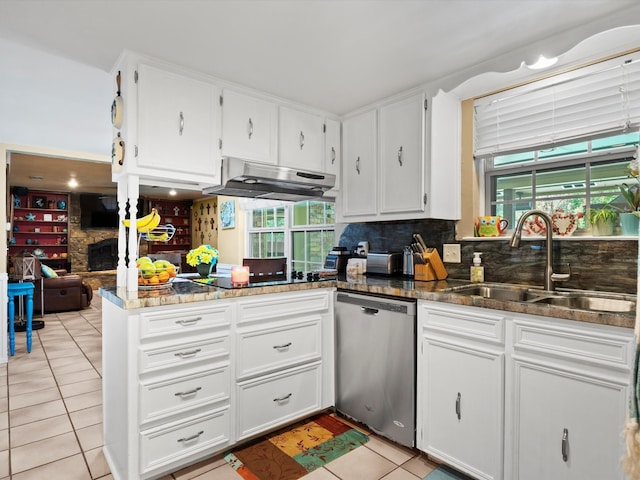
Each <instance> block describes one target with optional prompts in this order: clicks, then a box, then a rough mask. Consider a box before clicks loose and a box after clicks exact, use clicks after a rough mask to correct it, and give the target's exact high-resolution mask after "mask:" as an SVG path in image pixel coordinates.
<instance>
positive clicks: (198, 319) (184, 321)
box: [176, 317, 202, 327]
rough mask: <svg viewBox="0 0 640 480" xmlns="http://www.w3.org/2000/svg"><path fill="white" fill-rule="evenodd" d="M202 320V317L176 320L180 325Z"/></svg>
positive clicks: (184, 325)
mask: <svg viewBox="0 0 640 480" xmlns="http://www.w3.org/2000/svg"><path fill="white" fill-rule="evenodd" d="M200 320H202V317H196V318H189V319H187V320H176V323H177V324H178V325H182V326H183V327H188V326H189V325H193V324H194V323H198V322H199V321H200Z"/></svg>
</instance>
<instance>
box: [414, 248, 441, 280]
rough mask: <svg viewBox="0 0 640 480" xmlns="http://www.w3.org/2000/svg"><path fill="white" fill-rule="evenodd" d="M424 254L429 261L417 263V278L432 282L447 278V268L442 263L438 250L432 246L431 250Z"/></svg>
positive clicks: (415, 273) (415, 274)
mask: <svg viewBox="0 0 640 480" xmlns="http://www.w3.org/2000/svg"><path fill="white" fill-rule="evenodd" d="M422 256H423V258H424V259H425V261H426V262H427V263H416V265H415V272H414V276H413V278H414V279H415V280H422V281H427V282H430V281H432V280H444V279H445V278H447V275H448V273H447V269H446V268H445V267H444V264H443V263H442V259H441V258H440V255H439V254H438V250H436V249H435V248H430V249H429V251H428V252H425V253H424V254H423V255H422Z"/></svg>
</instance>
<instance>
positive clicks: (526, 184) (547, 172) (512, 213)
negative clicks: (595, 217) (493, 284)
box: [484, 132, 640, 228]
mask: <svg viewBox="0 0 640 480" xmlns="http://www.w3.org/2000/svg"><path fill="white" fill-rule="evenodd" d="M639 142H640V133H639V132H633V133H627V134H621V135H614V136H609V137H605V138H598V139H593V140H588V141H582V142H577V143H574V144H570V145H564V146H561V147H555V148H547V149H540V150H534V151H529V152H523V153H516V154H507V155H498V156H495V157H492V158H488V159H485V160H484V162H485V163H484V166H485V194H486V199H485V202H486V205H487V207H488V208H487V209H486V210H489V211H490V212H491V215H500V216H502V217H504V218H506V219H507V220H508V221H509V224H510V225H512V226H513V225H515V222H516V221H517V220H518V218H519V217H520V215H522V214H523V213H524V212H526V211H527V210H531V209H538V210H543V211H546V212H553V211H555V210H556V209H559V208H560V209H563V210H564V211H566V212H569V213H582V214H586V212H587V210H588V208H594V207H598V206H602V205H605V204H610V205H612V206H613V207H614V209H616V210H624V209H626V203H625V201H624V199H623V198H622V197H621V195H620V190H619V188H618V186H619V185H621V184H622V183H625V182H628V181H629V180H630V179H629V176H628V171H627V168H628V165H629V162H630V161H631V160H632V158H633V155H634V153H635V152H636V146H637V145H638V143H639ZM585 226H586V218H585V217H583V218H582V219H581V220H580V221H579V223H578V228H584V227H585Z"/></svg>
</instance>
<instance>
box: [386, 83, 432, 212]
mask: <svg viewBox="0 0 640 480" xmlns="http://www.w3.org/2000/svg"><path fill="white" fill-rule="evenodd" d="M379 117H380V137H379V138H380V157H379V163H380V168H379V170H380V213H382V214H387V213H390V214H394V213H398V214H403V213H409V212H416V213H421V212H423V211H424V207H425V198H424V186H425V185H424V178H425V174H424V170H425V162H424V161H423V159H424V134H425V128H424V121H425V97H424V95H423V94H418V95H413V96H411V97H409V98H407V99H405V100H401V101H398V102H394V103H392V104H389V105H385V106H383V107H381V108H380V113H379Z"/></svg>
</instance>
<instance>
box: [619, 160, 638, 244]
mask: <svg viewBox="0 0 640 480" xmlns="http://www.w3.org/2000/svg"><path fill="white" fill-rule="evenodd" d="M639 173H640V165H639V164H638V159H637V158H634V159H633V160H632V161H631V162H629V165H628V166H627V174H628V175H629V177H632V178H633V179H634V180H635V182H633V183H631V184H630V185H629V184H628V183H623V184H622V185H620V186H619V187H618V188H619V189H620V193H621V194H622V198H624V199H625V201H626V202H627V208H626V209H625V210H624V212H623V213H621V214H620V227H621V229H622V234H623V235H638V225H639V223H640V181H639V180H638V174H639Z"/></svg>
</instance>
